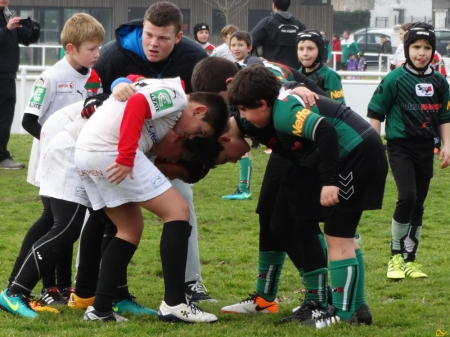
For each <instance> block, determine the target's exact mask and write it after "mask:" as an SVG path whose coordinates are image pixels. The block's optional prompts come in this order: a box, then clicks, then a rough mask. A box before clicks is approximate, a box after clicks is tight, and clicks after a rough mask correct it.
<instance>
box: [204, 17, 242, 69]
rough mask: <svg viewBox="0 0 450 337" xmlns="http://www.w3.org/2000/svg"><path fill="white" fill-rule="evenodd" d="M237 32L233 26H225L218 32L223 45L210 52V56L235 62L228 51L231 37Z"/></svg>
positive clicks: (236, 28)
mask: <svg viewBox="0 0 450 337" xmlns="http://www.w3.org/2000/svg"><path fill="white" fill-rule="evenodd" d="M238 30H239V28H238V27H236V26H234V25H226V26H225V27H223V28H222V30H221V31H220V35H221V36H222V40H223V44H221V45H220V46H218V47H217V48H216V49H214V51H213V52H212V54H211V56H217V57H223V58H225V59H227V60H230V61H233V62H234V61H235V59H234V56H233V54H232V53H231V51H230V40H231V35H233V33H235V32H237V31H238Z"/></svg>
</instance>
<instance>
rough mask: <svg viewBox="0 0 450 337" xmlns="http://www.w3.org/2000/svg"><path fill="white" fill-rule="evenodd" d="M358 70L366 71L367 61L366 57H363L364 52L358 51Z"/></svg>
mask: <svg viewBox="0 0 450 337" xmlns="http://www.w3.org/2000/svg"><path fill="white" fill-rule="evenodd" d="M358 58H359V61H358V71H366V69H367V61H366V58H365V57H364V53H363V52H359V53H358Z"/></svg>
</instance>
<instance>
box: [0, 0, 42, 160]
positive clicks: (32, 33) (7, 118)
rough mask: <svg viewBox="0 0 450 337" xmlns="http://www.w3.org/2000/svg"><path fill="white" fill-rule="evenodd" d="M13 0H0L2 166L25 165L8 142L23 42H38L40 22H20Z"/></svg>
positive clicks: (0, 130)
mask: <svg viewBox="0 0 450 337" xmlns="http://www.w3.org/2000/svg"><path fill="white" fill-rule="evenodd" d="M8 3H9V0H0V46H1V48H0V169H23V168H24V167H25V165H24V164H20V163H17V162H16V161H14V160H13V159H12V158H11V155H10V153H9V152H8V149H7V146H8V142H9V137H10V133H11V125H12V122H13V119H14V106H15V105H16V74H17V71H18V70H19V60H20V50H19V43H21V44H23V45H26V46H28V45H29V44H31V43H35V42H37V40H39V35H40V26H39V24H38V23H37V22H36V21H33V20H31V19H30V18H28V19H26V20H25V21H26V22H23V23H20V22H19V21H21V18H20V17H14V13H12V12H11V11H10V10H9V9H8V7H7V6H8Z"/></svg>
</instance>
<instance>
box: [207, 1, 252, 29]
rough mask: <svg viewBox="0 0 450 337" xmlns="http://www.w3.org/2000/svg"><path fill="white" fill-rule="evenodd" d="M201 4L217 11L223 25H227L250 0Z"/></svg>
mask: <svg viewBox="0 0 450 337" xmlns="http://www.w3.org/2000/svg"><path fill="white" fill-rule="evenodd" d="M203 2H205V3H207V4H208V5H210V6H212V7H213V8H216V9H218V10H219V11H220V12H221V15H223V18H224V19H225V20H224V21H225V23H226V24H228V23H230V22H231V20H232V19H233V18H234V17H235V16H236V15H238V14H239V13H240V12H241V11H242V9H243V8H244V7H245V6H247V4H248V3H249V2H250V0H203Z"/></svg>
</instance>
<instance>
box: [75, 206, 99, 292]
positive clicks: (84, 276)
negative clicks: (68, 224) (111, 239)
mask: <svg viewBox="0 0 450 337" xmlns="http://www.w3.org/2000/svg"><path fill="white" fill-rule="evenodd" d="M102 215H104V216H106V214H105V213H104V211H103V210H102V211H101V212H100V211H93V210H92V209H91V208H90V209H89V218H88V220H87V222H86V224H85V225H84V228H83V231H82V232H81V236H80V247H79V254H80V255H79V260H78V268H77V275H76V281H75V294H76V295H77V296H79V297H81V298H89V297H94V296H95V290H96V289H97V282H98V274H99V272H100V260H101V250H102V240H103V232H104V230H105V226H104V222H103V221H102Z"/></svg>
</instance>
